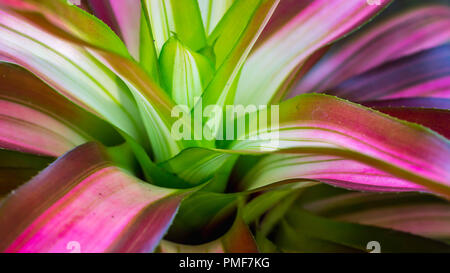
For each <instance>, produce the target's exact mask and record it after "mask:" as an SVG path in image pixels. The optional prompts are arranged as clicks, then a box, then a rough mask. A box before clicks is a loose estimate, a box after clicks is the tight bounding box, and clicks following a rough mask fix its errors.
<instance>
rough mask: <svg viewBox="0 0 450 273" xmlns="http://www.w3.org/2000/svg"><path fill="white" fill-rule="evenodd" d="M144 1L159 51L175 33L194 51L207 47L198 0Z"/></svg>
mask: <svg viewBox="0 0 450 273" xmlns="http://www.w3.org/2000/svg"><path fill="white" fill-rule="evenodd" d="M142 3H143V6H144V7H145V8H146V12H147V16H148V20H149V22H150V26H151V29H152V33H153V38H154V39H155V45H156V50H157V52H158V53H159V52H160V51H161V50H162V47H163V45H164V44H165V43H166V41H167V40H168V39H169V38H170V37H172V35H173V33H175V34H176V36H177V37H178V39H180V40H181V41H182V42H183V43H184V44H186V45H187V46H188V47H189V48H190V49H192V50H194V51H197V50H199V49H201V48H203V47H205V45H206V37H205V31H204V28H203V23H202V17H201V14H200V9H199V7H198V3H197V1H196V0H142ZM187 22H189V23H187Z"/></svg>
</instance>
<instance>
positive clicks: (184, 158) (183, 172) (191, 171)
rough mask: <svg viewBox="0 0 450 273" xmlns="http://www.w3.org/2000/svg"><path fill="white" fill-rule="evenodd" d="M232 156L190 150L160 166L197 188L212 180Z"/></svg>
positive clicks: (199, 149) (201, 150)
mask: <svg viewBox="0 0 450 273" xmlns="http://www.w3.org/2000/svg"><path fill="white" fill-rule="evenodd" d="M231 156H232V155H231V154H225V153H221V152H215V151H211V150H207V149H202V148H188V149H186V150H183V151H182V152H181V153H179V154H178V155H177V156H175V157H174V158H171V159H170V160H168V161H167V162H163V163H161V164H160V166H161V167H163V168H164V169H166V170H168V171H169V172H172V173H174V174H176V175H177V176H178V177H180V178H182V179H183V180H185V181H188V182H189V183H192V186H196V185H199V184H200V183H202V182H206V181H207V180H209V179H211V178H212V177H213V176H214V175H215V174H216V173H217V172H218V171H219V170H220V169H221V168H222V166H223V165H224V164H225V163H226V162H227V161H228V160H229V159H230V157H231Z"/></svg>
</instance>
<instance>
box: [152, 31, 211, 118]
mask: <svg viewBox="0 0 450 273" xmlns="http://www.w3.org/2000/svg"><path fill="white" fill-rule="evenodd" d="M159 63H160V66H161V77H162V79H163V83H164V85H165V87H166V90H167V92H169V94H170V95H171V97H172V99H173V100H174V101H175V102H176V103H177V104H178V105H185V106H188V108H189V110H190V109H192V107H193V106H194V103H195V98H200V97H201V95H202V93H203V90H204V89H205V88H206V86H207V85H208V83H209V81H210V80H211V78H212V76H213V73H214V68H213V66H212V64H211V63H210V61H209V60H208V59H207V58H206V57H204V56H203V55H201V54H198V53H196V52H193V51H191V50H189V49H188V48H187V47H186V46H184V45H183V44H182V43H181V42H180V41H179V40H178V39H176V38H170V39H169V40H168V41H167V42H166V43H165V44H164V47H163V49H162V51H161V55H160V58H159Z"/></svg>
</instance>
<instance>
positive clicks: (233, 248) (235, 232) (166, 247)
mask: <svg viewBox="0 0 450 273" xmlns="http://www.w3.org/2000/svg"><path fill="white" fill-rule="evenodd" d="M158 250H159V252H162V253H200V252H201V253H255V252H258V247H257V245H256V242H255V240H254V238H253V235H252V233H251V232H250V230H249V228H248V227H247V225H246V224H245V222H244V221H243V220H242V219H241V217H240V216H237V217H236V219H235V221H234V223H233V225H232V226H231V228H230V229H229V230H228V231H227V232H226V233H225V234H224V235H223V236H221V237H220V238H219V239H217V240H214V241H212V242H208V243H205V244H201V245H183V244H177V243H173V242H170V241H162V242H161V244H160V246H159V248H158Z"/></svg>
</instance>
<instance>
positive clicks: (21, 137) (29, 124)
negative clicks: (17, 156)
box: [0, 63, 121, 156]
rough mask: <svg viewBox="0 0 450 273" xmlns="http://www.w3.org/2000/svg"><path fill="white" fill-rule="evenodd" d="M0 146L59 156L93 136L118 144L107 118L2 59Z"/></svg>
mask: <svg viewBox="0 0 450 273" xmlns="http://www.w3.org/2000/svg"><path fill="white" fill-rule="evenodd" d="M0 75H1V77H0V104H1V107H0V120H1V121H0V131H1V137H0V147H2V148H6V149H12V150H18V151H25V152H28V153H34V154H40V155H47V156H60V155H62V154H64V153H65V152H67V151H68V150H71V149H72V148H74V147H76V146H78V145H80V144H82V143H84V142H87V141H92V140H98V141H102V142H103V143H104V144H107V145H114V144H118V143H120V141H121V137H120V136H119V134H118V133H117V132H115V131H114V129H113V128H112V127H111V126H109V125H108V124H107V123H106V122H105V121H102V120H100V119H99V118H97V117H96V116H94V115H92V114H90V113H88V112H85V111H83V110H81V109H80V108H79V107H77V106H76V105H74V104H73V103H71V102H70V101H68V100H67V99H65V98H64V97H62V96H61V95H59V94H57V93H56V92H55V91H54V90H52V89H51V88H50V87H48V86H47V85H46V84H44V83H43V82H42V81H41V80H39V79H38V78H36V77H35V76H33V75H32V74H31V73H30V72H28V71H26V70H24V69H22V68H20V67H18V66H15V65H11V64H7V63H0Z"/></svg>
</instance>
